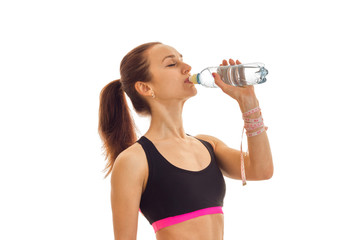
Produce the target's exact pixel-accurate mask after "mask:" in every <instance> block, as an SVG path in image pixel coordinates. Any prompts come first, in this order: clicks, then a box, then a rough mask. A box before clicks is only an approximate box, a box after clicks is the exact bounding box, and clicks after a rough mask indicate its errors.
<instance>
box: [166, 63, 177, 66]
mask: <svg viewBox="0 0 360 240" xmlns="http://www.w3.org/2000/svg"><path fill="white" fill-rule="evenodd" d="M167 66H168V67H174V66H176V63H173V64H170V65H167Z"/></svg>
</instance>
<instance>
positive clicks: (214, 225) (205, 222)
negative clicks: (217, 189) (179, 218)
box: [156, 213, 224, 240]
mask: <svg viewBox="0 0 360 240" xmlns="http://www.w3.org/2000/svg"><path fill="white" fill-rule="evenodd" d="M223 238H224V215H223V214H221V213H218V214H209V215H204V216H200V217H196V218H193V219H190V220H187V221H185V222H181V223H177V224H174V225H171V226H168V227H165V228H162V229H160V230H159V231H157V232H156V239H157V240H194V239H196V240H223Z"/></svg>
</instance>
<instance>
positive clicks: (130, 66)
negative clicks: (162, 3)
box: [98, 42, 161, 178]
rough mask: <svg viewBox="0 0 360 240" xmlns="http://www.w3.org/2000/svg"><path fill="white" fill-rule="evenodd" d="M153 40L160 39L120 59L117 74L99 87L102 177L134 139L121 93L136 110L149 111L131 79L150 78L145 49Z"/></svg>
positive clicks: (146, 114)
mask: <svg viewBox="0 0 360 240" xmlns="http://www.w3.org/2000/svg"><path fill="white" fill-rule="evenodd" d="M156 44H161V43H160V42H150V43H145V44H142V45H140V46H138V47H136V48H134V49H133V50H131V51H130V52H129V53H128V54H126V56H125V57H124V58H123V59H122V61H121V63H120V76H121V78H120V79H117V80H114V81H112V82H110V83H108V84H107V85H106V86H105V87H104V88H103V89H102V90H101V93H100V106H99V126H98V131H99V135H100V137H101V140H102V141H103V150H104V153H105V160H106V159H107V164H106V167H105V169H104V171H106V170H107V173H106V175H105V178H106V177H107V176H108V175H109V174H110V173H111V171H112V168H113V166H114V163H115V159H116V157H117V156H118V155H119V154H120V153H121V152H122V151H124V150H125V149H126V148H128V147H130V146H131V145H132V144H134V143H135V142H136V141H137V135H136V132H135V129H136V125H135V123H134V120H133V118H132V116H131V112H130V109H129V106H128V104H127V101H126V98H125V94H124V93H126V95H127V96H128V97H129V98H130V100H131V103H132V105H133V107H134V109H135V111H136V113H137V114H139V115H143V116H148V115H150V114H151V109H150V106H149V104H148V103H147V102H146V100H145V99H144V98H143V97H141V96H140V94H139V93H138V92H137V91H136V90H135V83H136V82H137V81H141V82H149V81H150V80H151V75H150V72H149V62H148V59H147V57H146V55H145V53H146V51H147V50H148V49H150V48H151V47H152V46H154V45H156Z"/></svg>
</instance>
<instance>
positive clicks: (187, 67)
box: [182, 63, 191, 74]
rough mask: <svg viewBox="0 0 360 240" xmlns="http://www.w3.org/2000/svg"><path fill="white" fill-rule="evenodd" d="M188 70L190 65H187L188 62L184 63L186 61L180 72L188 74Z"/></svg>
mask: <svg viewBox="0 0 360 240" xmlns="http://www.w3.org/2000/svg"><path fill="white" fill-rule="evenodd" d="M190 71H191V66H190V65H188V64H186V63H184V66H183V68H182V73H183V74H189V73H190Z"/></svg>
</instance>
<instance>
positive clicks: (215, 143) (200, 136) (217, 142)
mask: <svg viewBox="0 0 360 240" xmlns="http://www.w3.org/2000/svg"><path fill="white" fill-rule="evenodd" d="M195 137H196V138H198V139H201V140H204V141H207V142H209V143H210V144H211V146H212V147H213V149H214V151H215V149H216V146H219V145H223V144H224V142H222V141H221V140H220V139H218V138H216V137H214V136H210V135H205V134H198V135H196V136H195Z"/></svg>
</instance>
